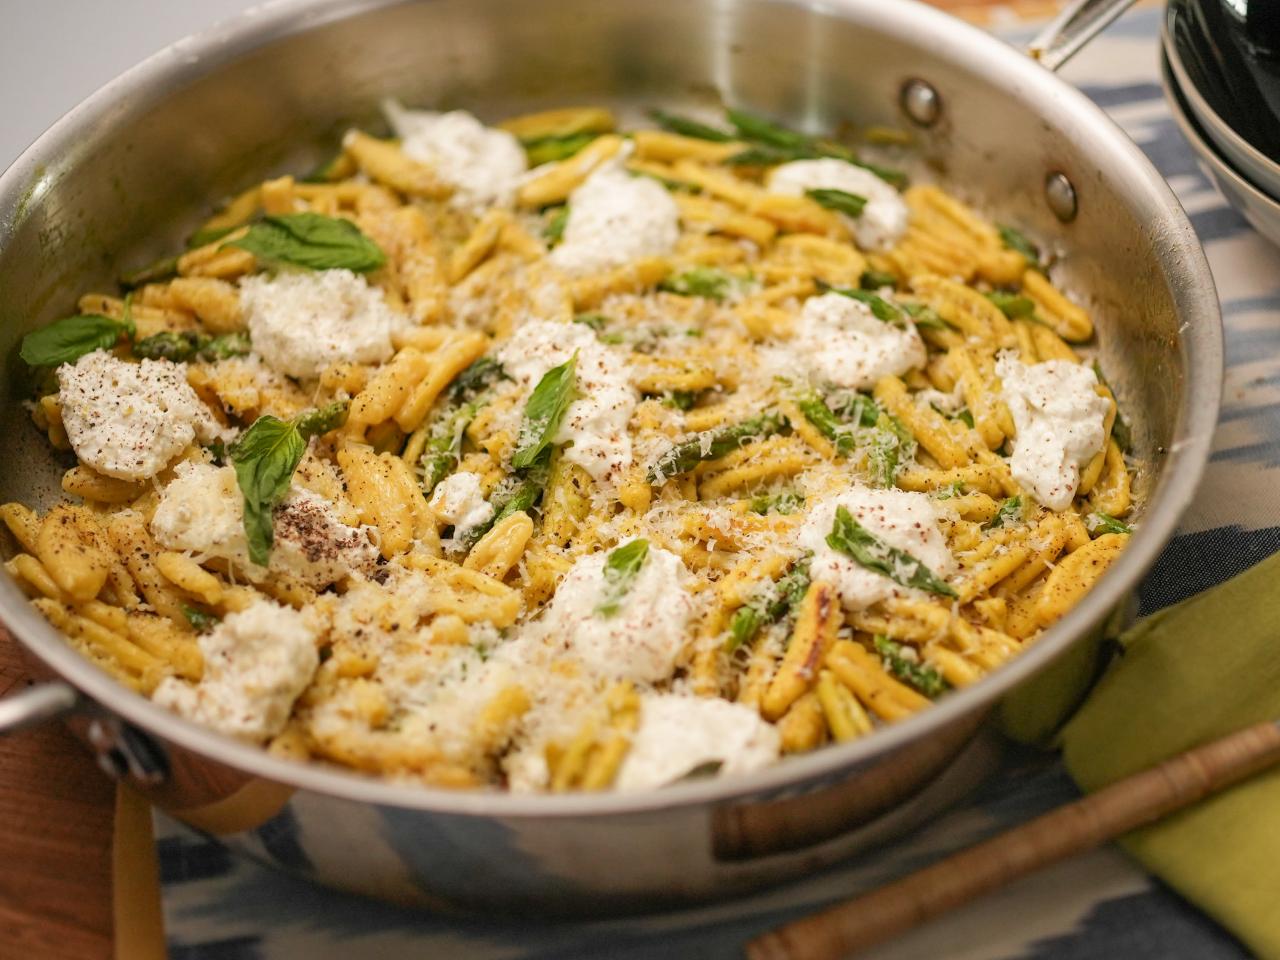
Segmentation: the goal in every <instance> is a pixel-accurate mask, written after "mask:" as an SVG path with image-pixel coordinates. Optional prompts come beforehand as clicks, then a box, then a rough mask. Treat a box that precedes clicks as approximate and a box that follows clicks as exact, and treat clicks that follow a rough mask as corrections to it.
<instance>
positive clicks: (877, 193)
mask: <svg viewBox="0 0 1280 960" xmlns="http://www.w3.org/2000/svg"><path fill="white" fill-rule="evenodd" d="M768 189H769V192H770V193H780V194H784V195H787V196H792V197H799V196H803V195H804V192H805V191H806V190H843V191H844V192H845V193H852V194H855V195H857V196H859V197H864V198H865V199H866V201H867V205H866V206H865V207H863V208H862V214H861V216H858V217H849V216H846V215H845V214H843V213H842V214H840V219H842V220H843V221H844V222H845V225H846V226H847V227H848V228H849V230H850V231H851V232H852V233H853V235H854V236H855V237H856V238H857V240H858V246H859V247H861V248H862V249H863V250H888V249H889V248H890V247H892V246H893V245H894V244H895V243H897V242H898V241H899V240H901V239H902V235H903V234H904V233H906V230H907V222H908V220H910V211H909V210H908V209H907V205H906V203H905V202H903V199H902V195H901V194H899V193H898V191H897V190H895V189H894V187H893V185H892V184H889V183H885V181H883V180H881V179H880V178H879V177H877V176H876V175H875V174H874V173H872V172H871V171H870V170H865V169H863V168H862V167H857V166H854V165H853V164H852V163H846V162H845V161H843V160H837V159H835V158H832V157H825V158H823V159H820V160H794V161H792V162H791V163H784V164H782V165H781V166H780V167H776V168H774V171H773V173H772V174H771V175H770V176H769V183H768Z"/></svg>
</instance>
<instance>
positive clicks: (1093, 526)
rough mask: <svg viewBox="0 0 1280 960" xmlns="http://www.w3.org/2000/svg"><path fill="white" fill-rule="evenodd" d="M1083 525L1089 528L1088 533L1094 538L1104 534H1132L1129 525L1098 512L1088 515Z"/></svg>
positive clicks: (1107, 514)
mask: <svg viewBox="0 0 1280 960" xmlns="http://www.w3.org/2000/svg"><path fill="white" fill-rule="evenodd" d="M1084 523H1085V526H1086V527H1088V528H1089V533H1090V534H1091V535H1093V536H1095V537H1099V536H1101V535H1102V534H1104V533H1133V527H1131V526H1129V524H1127V523H1125V522H1124V521H1122V520H1117V519H1116V518H1115V517H1113V516H1111V515H1110V514H1109V513H1102V512H1100V511H1099V512H1095V513H1091V514H1089V515H1088V516H1087V517H1085V519H1084Z"/></svg>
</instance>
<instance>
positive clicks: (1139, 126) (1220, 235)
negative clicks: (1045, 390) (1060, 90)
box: [156, 9, 1280, 960]
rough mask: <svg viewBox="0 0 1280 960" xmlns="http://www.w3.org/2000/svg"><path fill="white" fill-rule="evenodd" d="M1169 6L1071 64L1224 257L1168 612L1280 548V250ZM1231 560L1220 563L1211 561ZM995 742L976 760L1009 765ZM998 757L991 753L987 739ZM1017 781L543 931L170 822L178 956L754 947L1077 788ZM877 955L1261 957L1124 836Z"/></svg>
mask: <svg viewBox="0 0 1280 960" xmlns="http://www.w3.org/2000/svg"><path fill="white" fill-rule="evenodd" d="M1159 15H1160V12H1159V11H1158V10H1153V9H1143V10H1139V11H1136V12H1134V13H1131V14H1130V15H1128V16H1126V17H1125V18H1123V19H1122V20H1121V21H1120V22H1118V23H1117V24H1116V25H1115V26H1113V27H1112V28H1111V29H1110V30H1109V31H1108V33H1107V34H1106V35H1105V36H1104V37H1103V38H1102V39H1100V40H1098V41H1096V42H1095V44H1094V45H1093V46H1091V47H1090V48H1089V49H1087V50H1086V51H1085V52H1084V53H1083V54H1081V55H1080V57H1079V58H1078V59H1077V60H1076V61H1075V62H1073V63H1072V64H1071V65H1070V66H1069V68H1068V69H1067V70H1066V71H1065V75H1066V77H1067V79H1068V80H1070V81H1072V82H1074V83H1076V84H1078V85H1079V86H1080V87H1081V88H1082V89H1083V90H1084V91H1085V92H1086V93H1088V94H1089V96H1091V97H1092V98H1093V99H1094V100H1095V101H1097V102H1098V103H1099V104H1100V105H1101V106H1103V107H1104V108H1105V109H1106V110H1107V111H1108V112H1109V113H1110V114H1111V115H1112V116H1113V117H1114V118H1115V119H1116V121H1117V122H1119V123H1120V124H1121V125H1122V126H1123V127H1124V128H1125V130H1127V131H1128V132H1129V134H1130V135H1131V136H1132V137H1133V138H1134V139H1135V140H1136V141H1137V142H1138V143H1139V144H1140V145H1141V146H1142V148H1143V149H1144V150H1145V151H1146V152H1147V154H1148V155H1149V156H1150V157H1151V159H1152V160H1153V161H1154V163H1155V165H1156V166H1157V167H1158V168H1159V169H1160V171H1161V172H1162V173H1163V174H1164V175H1165V177H1167V178H1168V180H1169V183H1170V184H1171V185H1172V187H1173V189H1174V190H1175V191H1176V192H1177V194H1178V196H1179V198H1180V199H1181V200H1182V203H1183V205H1184V206H1185V207H1186V209H1187V212H1188V213H1189V214H1190V215H1191V220H1192V222H1193V223H1194V225H1195V228H1196V231H1197V232H1198V233H1199V235H1200V239H1201V240H1202V241H1203V243H1204V245H1205V249H1206V250H1207V251H1208V255H1209V259H1210V261H1211V263H1212V266H1213V272H1214V275H1215V277H1216V278H1217V282H1218V288H1219V292H1220V294H1221V296H1222V300H1223V306H1224V308H1225V316H1226V326H1227V388H1226V396H1225V400H1224V405H1223V411H1222V421H1221V425H1220V427H1219V429H1218V432H1217V437H1216V442H1215V446H1214V452H1213V458H1212V462H1211V463H1210V466H1209V471H1208V474H1207V477H1206V480H1205V483H1204V485H1203V487H1202V488H1201V490H1200V493H1199V496H1198V498H1197V500H1196V503H1195V505H1194V506H1193V507H1192V508H1191V510H1190V512H1189V513H1188V514H1187V516H1186V518H1185V521H1184V523H1183V526H1182V528H1181V529H1180V531H1179V535H1178V536H1177V538H1176V539H1175V540H1174V541H1173V542H1172V543H1171V544H1170V546H1169V547H1168V549H1167V550H1166V551H1165V553H1164V555H1163V556H1162V558H1161V560H1160V562H1159V564H1158V565H1157V566H1156V568H1155V570H1154V572H1153V573H1152V574H1151V576H1150V577H1149V578H1148V580H1147V582H1146V584H1145V585H1144V586H1143V588H1142V590H1141V600H1142V611H1143V612H1144V613H1149V612H1151V611H1152V610H1156V609H1158V608H1160V607H1163V606H1166V605H1168V604H1170V603H1173V602H1175V601H1177V600H1180V599H1182V598H1184V597H1187V596H1190V595H1191V594H1193V593H1196V592H1198V591H1199V590H1202V589H1204V588H1205V587H1208V586H1211V585H1213V584H1214V583H1217V582H1220V581H1222V580H1225V579H1227V578H1228V577H1230V576H1232V575H1234V574H1235V573H1238V572H1239V571H1241V570H1243V569H1245V568H1247V567H1249V566H1251V565H1253V564H1254V563H1256V562H1257V561H1258V560H1260V559H1262V558H1263V557H1265V556H1266V555H1268V554H1270V553H1272V552H1274V551H1276V550H1278V549H1280V497H1277V496H1276V495H1275V492H1274V491H1275V488H1276V477H1277V474H1276V473H1275V472H1274V470H1275V468H1276V467H1277V465H1280V252H1278V251H1277V250H1275V249H1274V248H1272V247H1270V246H1269V245H1267V244H1266V243H1265V242H1264V241H1263V240H1262V239H1261V238H1260V237H1258V235H1257V234H1255V233H1254V232H1253V231H1252V230H1251V229H1250V228H1249V227H1248V226H1247V225H1246V224H1245V222H1244V221H1243V220H1242V219H1241V218H1240V217H1239V216H1238V215H1237V214H1236V213H1235V212H1234V211H1232V210H1231V209H1230V208H1229V207H1227V206H1226V204H1225V203H1224V201H1223V200H1222V198H1221V197H1220V196H1219V195H1218V193H1217V192H1216V191H1215V190H1214V188H1213V186H1212V184H1211V183H1210V181H1209V180H1208V179H1207V178H1206V177H1205V176H1204V174H1203V173H1202V172H1201V171H1200V169H1199V168H1198V167H1197V165H1196V162H1195V160H1194V158H1193V155H1192V153H1191V150H1190V148H1189V147H1188V146H1187V145H1186V143H1185V142H1184V141H1183V140H1182V138H1181V136H1180V135H1179V133H1178V131H1177V128H1176V127H1175V126H1174V123H1173V120H1172V119H1171V117H1170V115H1169V112H1168V109H1167V107H1166V106H1165V103H1164V100H1163V97H1162V95H1161V91H1160V87H1159V84H1158V80H1157V77H1158V59H1157V58H1158V50H1157V41H1156V34H1157V28H1158V19H1159ZM1206 557H1212V558H1213V561H1214V562H1213V563H1206V562H1204V561H1205V558H1206ZM994 749H995V748H993V747H990V746H986V747H983V746H979V747H978V748H977V749H976V750H975V751H971V754H972V755H971V756H970V758H969V760H968V761H967V762H969V763H971V764H973V765H974V767H975V769H981V768H982V767H983V765H987V766H994V764H995V763H996V762H1001V761H1000V758H998V757H995V756H993V754H992V753H991V751H992V750H994ZM984 751H985V752H984ZM1002 762H1003V763H1004V764H1005V765H1006V772H1004V773H1003V774H1002V775H1001V777H1000V778H999V780H998V785H995V786H991V787H987V788H982V789H979V790H978V791H977V792H976V793H975V794H973V796H972V797H971V799H970V801H969V802H968V803H967V805H965V806H964V807H963V808H961V809H958V810H956V811H954V812H953V813H951V814H949V815H947V816H945V817H944V818H941V819H940V820H938V821H937V822H936V823H935V824H934V825H933V826H932V827H930V828H928V829H926V830H924V831H922V832H920V833H918V834H916V835H914V836H912V837H911V838H909V839H907V840H905V841H903V842H901V843H899V844H897V845H895V846H893V847H891V848H888V849H882V850H877V851H873V852H871V853H869V854H867V855H865V856H863V857H861V858H859V859H857V860H855V861H853V862H851V863H849V864H846V865H843V866H841V867H838V868H836V869H833V870H830V871H827V872H825V873H823V874H820V875H818V876H815V877H811V878H809V879H807V880H805V881H803V882H800V883H797V884H794V885H791V886H787V887H783V888H781V889H777V890H773V891H769V892H766V893H762V894H759V895H757V896H754V897H750V898H747V899H743V900H737V901H734V902H732V903H727V904H720V905H715V906H710V907H703V908H698V909H694V910H689V911H683V912H679V913H671V914H663V915H659V916H652V917H644V918H628V919H622V920H611V921H599V922H593V923H583V924H569V925H566V924H560V925H554V926H550V925H548V926H540V925H533V924H530V923H504V922H501V921H498V920H486V921H485V922H479V921H460V920H457V919H455V918H447V917H441V916H435V915H432V914H428V913H422V912H410V911H406V910H401V909H397V908H393V907H389V906H386V905H382V904H377V903H372V902H368V901H363V900H359V899H355V898H351V897H346V896H343V895H340V894H337V893H333V892H329V891H325V890H320V889H317V888H315V887H313V886H311V885H308V884H306V883H304V882H302V881H299V880H295V879H292V878H289V877H286V876H283V875H281V874H278V873H275V872H273V871H271V870H269V869H267V868H265V867H261V866H259V865H257V864H255V863H252V862H250V861H247V860H242V859H239V858H236V857H233V856H232V855H231V854H229V853H227V852H226V851H225V850H224V849H223V848H221V847H219V846H217V845H215V844H213V843H211V842H209V841H208V840H206V839H204V838H202V837H200V836H198V835H196V834H195V833H193V832H191V831H190V830H187V829H186V828H184V827H182V826H180V825H179V824H177V823H175V822H174V821H172V820H169V819H167V818H165V817H163V816H157V824H156V833H157V844H158V852H159V860H160V868H161V887H162V896H163V905H164V917H165V923H166V930H167V935H168V940H169V948H170V953H171V956H172V957H173V958H174V960H296V958H306V960H331V958H332V960H359V958H364V957H377V958H378V960H408V958H411V957H412V958H425V957H430V958H437V957H439V958H446V957H447V958H458V960H500V958H501V960H550V958H571V957H584V958H585V957H610V958H626V960H650V958H652V960H658V958H663V960H666V958H669V957H700V958H708V960H713V958H731V957H740V956H741V950H742V944H743V943H744V942H745V940H747V939H748V938H750V937H751V936H753V935H755V934H756V933H759V932H761V931H762V930H764V929H766V928H768V927H771V926H774V925H776V924H778V923H780V922H783V921H785V920H787V919H791V918H794V917H798V916H800V915H803V914H805V913H809V912H812V911H813V910H814V909H816V908H818V907H820V906H822V905H824V904H826V903H828V902H831V901H833V900H837V899H841V898H844V897H848V896H850V895H851V894H853V893H855V892H857V891H859V890H863V889H867V888H869V887H871V886H875V885H877V884H880V883H883V882H884V881H886V880H888V879H890V878H892V877H894V876H897V875H900V874H902V873H904V872H906V871H908V870H910V869H913V868H915V867H918V866H920V865H922V864H923V863H926V862H928V861H930V860H932V859H935V858H937V857H938V856H940V855H942V854H944V853H946V852H949V851H951V850H954V849H957V848H959V847H961V846H964V845H967V844H970V843H973V842H975V841H976V840H979V839H981V838H983V837H985V836H988V835H990V834H991V833H993V832H995V831H997V830H999V829H1002V828H1005V827H1008V826H1010V825H1012V824H1015V823H1018V822H1021V821H1023V820H1026V819H1027V818H1029V817H1032V816H1034V815H1036V814H1038V813H1041V812H1043V811H1045V810H1047V809H1049V808H1051V807H1053V806H1056V805H1058V804H1060V803H1062V802H1064V801H1066V800H1069V799H1071V798H1072V797H1074V796H1075V795H1076V792H1075V789H1074V787H1073V786H1072V784H1071V782H1070V780H1069V779H1068V778H1067V776H1066V774H1065V773H1064V772H1063V771H1062V769H1061V767H1060V766H1058V765H1055V764H1053V763H1051V762H1048V761H1045V760H1044V759H1042V758H1041V759H1036V758H1032V757H1029V756H1027V755H1024V754H1017V755H1014V756H1008V755H1006V756H1005V757H1004V758H1003V761H1002ZM867 956H868V958H869V960H918V958H926V957H927V958H939V957H945V958H947V960H1015V958H1018V960H1031V958H1035V960H1077V958H1078V960H1086V958H1088V960H1093V958H1100V957H1107V958H1110V957H1124V958H1126V960H1192V958H1194V960H1235V958H1240V957H1247V956H1248V953H1247V951H1245V950H1244V948H1243V947H1241V946H1240V945H1239V944H1238V943H1237V942H1236V941H1235V940H1234V939H1233V938H1232V937H1231V936H1230V935H1229V934H1227V933H1226V932H1224V931H1223V930H1221V929H1220V928H1219V927H1217V926H1216V925H1215V924H1214V923H1213V922H1212V921H1210V920H1208V919H1206V918H1204V917H1203V916H1202V915H1201V914H1200V913H1198V912H1197V911H1196V910H1195V909H1194V908H1193V907H1191V906H1189V905H1188V904H1186V903H1185V902H1183V901H1182V900H1180V899H1179V898H1178V897H1177V896H1176V895H1175V894H1173V893H1172V892H1170V891H1168V890H1167V889H1166V888H1164V887H1162V886H1161V885H1160V884H1159V883H1158V882H1154V881H1152V880H1151V879H1149V878H1148V877H1146V876H1145V875H1144V874H1143V873H1142V872H1141V871H1139V870H1138V869H1137V868H1136V867H1134V866H1133V865H1132V864H1131V863H1130V862H1129V861H1127V860H1126V859H1125V858H1124V857H1123V856H1122V855H1121V854H1120V853H1118V852H1116V851H1114V850H1111V849H1107V850H1102V851H1098V852H1096V853H1093V854H1089V855H1085V856H1081V857H1077V858H1075V859H1074V860H1071V861H1069V862H1067V863H1064V864H1062V865H1060V866H1058V867H1055V868H1052V869H1049V870H1046V871H1044V872H1042V873H1040V874H1038V875H1036V876H1034V877H1030V878H1028V879H1026V880H1024V881H1022V882H1020V883H1017V884H1015V885H1013V886H1011V887H1009V888H1007V889H1005V890H1004V891H1002V892H1000V893H999V894H996V895H993V896H991V897H988V898H987V899H985V900H983V901H982V902H980V903H977V904H974V905H973V906H971V907H968V908H966V909H964V910H961V911H959V912H957V913H954V914H952V915H951V916H948V917H946V918H944V919H941V920H939V921H936V922H934V923H932V924H929V925H927V926H924V927H921V928H919V929H917V930H915V931H913V932H912V933H910V934H909V935H907V936H906V937H903V938H902V939H900V940H898V941H896V942H894V943H892V944H890V945H887V946H885V947H883V948H881V949H878V950H876V951H874V952H872V953H870V954H868V955H867Z"/></svg>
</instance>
